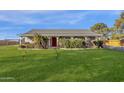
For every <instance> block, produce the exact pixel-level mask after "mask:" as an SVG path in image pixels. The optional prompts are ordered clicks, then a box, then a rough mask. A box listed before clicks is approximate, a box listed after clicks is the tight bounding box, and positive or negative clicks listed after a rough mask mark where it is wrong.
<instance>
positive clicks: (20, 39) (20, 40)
mask: <svg viewBox="0 0 124 93" xmlns="http://www.w3.org/2000/svg"><path fill="white" fill-rule="evenodd" d="M19 44H20V45H21V44H22V37H19Z"/></svg>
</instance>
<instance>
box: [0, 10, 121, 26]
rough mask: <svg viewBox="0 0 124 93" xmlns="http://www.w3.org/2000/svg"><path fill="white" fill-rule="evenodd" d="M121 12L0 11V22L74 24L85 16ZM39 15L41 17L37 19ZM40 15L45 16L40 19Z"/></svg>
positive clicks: (15, 23) (118, 12) (117, 12)
mask: <svg viewBox="0 0 124 93" xmlns="http://www.w3.org/2000/svg"><path fill="white" fill-rule="evenodd" d="M120 12H121V11H111V12H110V11H83V12H82V11H80V12H79V11H78V12H68V11H62V10H60V11H51V10H50V11H43V10H42V11H40V10H32V11H31V10H30V11H0V21H5V22H9V23H12V24H14V25H35V24H57V23H58V24H76V23H79V22H80V21H82V20H84V19H85V18H86V17H87V16H89V15H91V14H94V15H98V14H107V15H119V14H120ZM38 15H41V17H37V16H38ZM42 15H46V16H45V17H42Z"/></svg>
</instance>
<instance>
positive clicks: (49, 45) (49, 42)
mask: <svg viewBox="0 0 124 93" xmlns="http://www.w3.org/2000/svg"><path fill="white" fill-rule="evenodd" d="M48 39H49V41H48V47H51V37H48Z"/></svg>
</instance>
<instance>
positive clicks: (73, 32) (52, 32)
mask: <svg viewBox="0 0 124 93" xmlns="http://www.w3.org/2000/svg"><path fill="white" fill-rule="evenodd" d="M35 33H39V34H41V35H42V36H102V34H97V33H95V32H92V31H90V30H85V29H84V30H83V29H33V30H31V31H29V32H27V33H24V34H22V35H21V36H33V35H34V34H35Z"/></svg>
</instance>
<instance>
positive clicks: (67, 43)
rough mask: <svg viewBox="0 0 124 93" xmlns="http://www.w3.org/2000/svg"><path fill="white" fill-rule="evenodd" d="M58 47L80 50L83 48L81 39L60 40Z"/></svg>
mask: <svg viewBox="0 0 124 93" xmlns="http://www.w3.org/2000/svg"><path fill="white" fill-rule="evenodd" d="M59 42H60V47H65V48H82V47H85V44H84V40H83V39H60V40H59Z"/></svg>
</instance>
